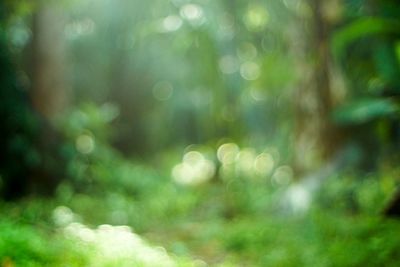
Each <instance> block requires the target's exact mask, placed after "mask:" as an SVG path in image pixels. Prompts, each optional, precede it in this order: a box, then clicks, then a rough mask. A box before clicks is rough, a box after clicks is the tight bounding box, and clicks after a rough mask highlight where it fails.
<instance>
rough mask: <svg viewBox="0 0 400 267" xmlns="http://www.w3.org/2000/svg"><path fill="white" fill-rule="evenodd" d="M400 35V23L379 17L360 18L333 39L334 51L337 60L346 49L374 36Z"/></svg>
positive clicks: (334, 35) (337, 32)
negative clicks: (360, 40)
mask: <svg viewBox="0 0 400 267" xmlns="http://www.w3.org/2000/svg"><path fill="white" fill-rule="evenodd" d="M382 33H400V21H399V20H395V19H385V18H378V17H367V18H360V19H358V20H356V21H354V22H352V23H350V24H349V25H347V26H344V27H343V28H342V29H340V30H338V31H336V32H335V33H334V34H333V37H332V41H331V43H332V49H333V54H334V55H335V57H336V58H342V57H343V56H344V54H345V50H346V47H348V46H349V44H351V43H352V42H354V41H356V40H357V39H360V38H362V37H366V36H369V35H374V34H382Z"/></svg>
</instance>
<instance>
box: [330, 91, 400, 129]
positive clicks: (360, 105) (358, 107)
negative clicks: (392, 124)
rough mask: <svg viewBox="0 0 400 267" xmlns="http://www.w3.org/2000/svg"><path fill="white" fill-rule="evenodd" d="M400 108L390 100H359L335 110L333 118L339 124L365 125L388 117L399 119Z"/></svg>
mask: <svg viewBox="0 0 400 267" xmlns="http://www.w3.org/2000/svg"><path fill="white" fill-rule="evenodd" d="M398 116H399V106H398V105H397V104H396V103H395V102H394V101H391V100H390V99H379V98H378V99H377V98H372V99H357V100H354V101H353V102H351V103H348V104H345V105H343V106H342V107H339V108H337V109H336V110H335V112H334V114H333V117H334V119H335V120H336V121H337V122H338V123H339V124H348V125H349V124H351V125H357V124H363V123H367V122H370V121H373V120H377V119H383V118H387V117H398Z"/></svg>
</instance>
